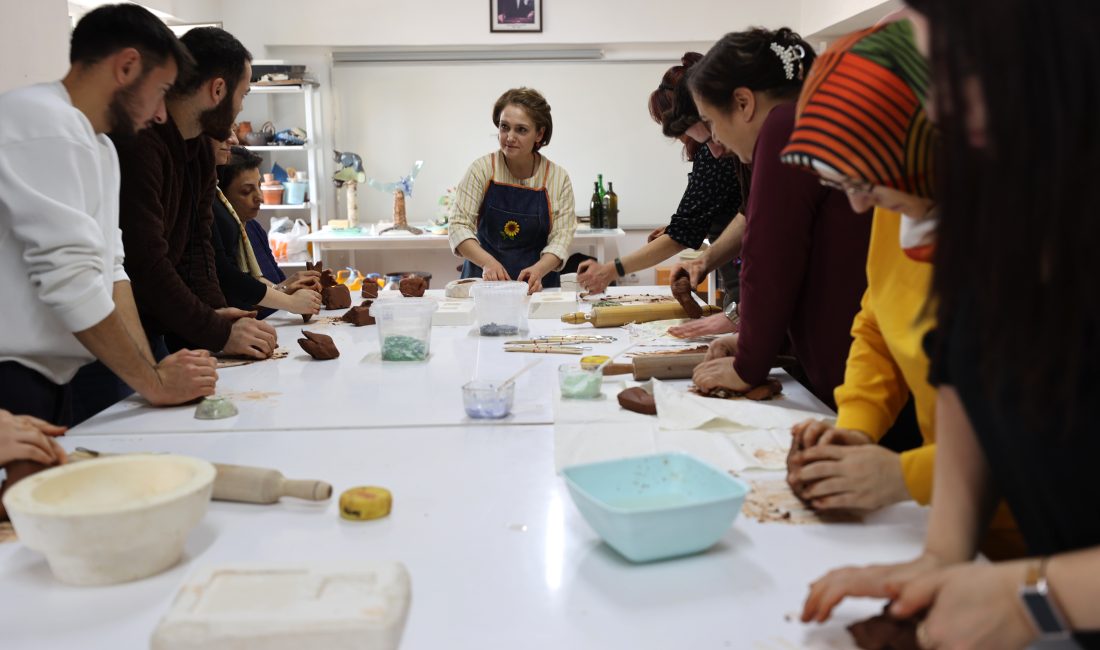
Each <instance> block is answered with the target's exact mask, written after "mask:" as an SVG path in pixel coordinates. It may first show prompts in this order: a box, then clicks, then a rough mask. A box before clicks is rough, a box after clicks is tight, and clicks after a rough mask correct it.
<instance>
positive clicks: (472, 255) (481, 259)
mask: <svg viewBox="0 0 1100 650" xmlns="http://www.w3.org/2000/svg"><path fill="white" fill-rule="evenodd" d="M455 250H457V251H458V254H459V255H461V256H462V257H464V258H466V259H468V260H470V261H471V262H472V263H474V264H477V265H478V266H480V267H482V268H485V267H486V266H488V265H490V264H492V263H494V262H496V259H495V258H494V257H493V256H492V255H490V254H489V253H488V251H486V250H485V249H484V248H482V247H481V244H480V243H478V241H477V240H476V239H467V240H466V241H464V242H462V243H461V244H459V245H458V248H457V249H455Z"/></svg>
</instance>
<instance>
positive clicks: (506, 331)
mask: <svg viewBox="0 0 1100 650" xmlns="http://www.w3.org/2000/svg"><path fill="white" fill-rule="evenodd" d="M527 289H528V287H527V283H526V282H480V283H478V284H477V286H475V287H474V288H473V289H472V290H471V291H470V292H471V293H472V294H473V296H474V311H475V312H476V313H477V326H478V332H479V333H480V334H481V335H482V336H515V335H516V334H519V333H520V332H521V331H525V330H526V329H527Z"/></svg>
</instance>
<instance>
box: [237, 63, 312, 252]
mask: <svg viewBox="0 0 1100 650" xmlns="http://www.w3.org/2000/svg"><path fill="white" fill-rule="evenodd" d="M317 86H318V85H317V83H316V82H311V81H307V82H303V83H301V84H294V85H285V86H263V85H256V84H253V85H252V87H251V90H250V94H251V95H254V96H268V97H271V98H272V99H273V98H274V97H279V96H286V95H300V96H301V99H302V102H303V108H304V119H305V124H304V125H302V126H301V128H303V129H304V130H305V132H306V144H304V145H301V146H279V145H265V146H262V147H247V148H248V149H249V150H250V151H254V152H256V153H260V154H264V155H265V157H266V158H267V162H268V163H269V164H271V163H275V162H278V163H279V164H280V165H282V166H283V167H296V168H298V169H301V168H302V164H301V159H302V157H303V155H304V157H305V159H306V160H305V168H306V173H307V174H309V200H308V201H306V202H305V203H300V204H293V205H266V204H265V205H262V206H260V209H261V210H263V211H265V212H268V213H272V214H273V215H274V214H276V213H281V212H288V213H290V214H289V215H288V216H300V215H301V212H302V211H305V210H308V211H309V228H310V231H311V232H317V231H319V230H320V229H321V208H322V205H323V203H324V196H322V195H321V191H320V185H319V183H318V181H319V180H320V179H319V175H320V174H321V173H322V165H321V141H322V137H321V111H320V104H319V99H320V98H319V94H318V92H317ZM245 107H246V113H247V114H248V115H249V116H255V115H257V112H256V111H255V110H253V109H254V105H250V104H249V103H248V102H246V104H245ZM273 113H275V107H274V106H273V105H272V102H269V103H268V106H267V110H266V112H265V113H263V115H267V116H271V115H272V114H273ZM257 119H259V118H258V117H254V118H253V123H254V124H255V121H256V120H257ZM266 119H269V118H265V119H261V120H260V123H261V124H262V123H263V122H264V121H266ZM273 121H274V120H273ZM291 126H299V125H297V124H288V123H285V122H283V123H280V122H275V128H276V130H282V129H284V128H288V127H291ZM282 154H286V155H285V156H284V155H282ZM276 156H278V160H276ZM313 259H314V261H317V260H319V259H320V251H319V250H316V249H315V250H314V253H313ZM304 264H305V263H304V262H280V263H279V266H282V267H295V266H297V267H301V266H303V265H304Z"/></svg>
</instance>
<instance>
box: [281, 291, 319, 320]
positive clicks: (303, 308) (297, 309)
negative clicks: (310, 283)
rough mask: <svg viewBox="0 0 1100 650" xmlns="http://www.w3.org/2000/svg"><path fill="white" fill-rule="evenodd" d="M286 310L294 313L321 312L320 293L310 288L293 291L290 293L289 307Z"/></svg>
mask: <svg viewBox="0 0 1100 650" xmlns="http://www.w3.org/2000/svg"><path fill="white" fill-rule="evenodd" d="M287 311H289V312H292V313H295V314H318V313H320V312H321V294H319V293H317V292H316V291H313V290H311V289H302V290H301V291H295V292H294V293H293V294H291V295H290V307H289V308H288V309H287Z"/></svg>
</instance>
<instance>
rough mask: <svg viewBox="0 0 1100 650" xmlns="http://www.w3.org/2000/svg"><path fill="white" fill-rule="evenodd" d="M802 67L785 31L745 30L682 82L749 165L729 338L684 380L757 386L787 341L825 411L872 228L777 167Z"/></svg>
mask: <svg viewBox="0 0 1100 650" xmlns="http://www.w3.org/2000/svg"><path fill="white" fill-rule="evenodd" d="M813 60H814V51H813V48H811V47H810V45H809V43H806V42H805V41H804V40H802V39H801V38H800V37H799V36H798V35H797V34H795V33H794V32H792V31H791V30H789V29H785V28H784V29H780V30H778V31H769V30H764V29H753V30H750V31H747V32H735V33H731V34H727V35H726V36H725V37H723V38H722V40H720V41H719V42H718V44H717V45H715V46H714V47H713V48H711V50H710V52H708V53H707V55H706V56H705V57H704V58H703V60H702V61H700V62H699V63H697V64H696V65H695V69H693V70H692V73H691V75H690V77H689V84H690V88H691V92H692V96H693V97H694V99H695V105H696V106H697V107H698V108H699V115H700V117H701V118H702V119H703V121H704V122H706V123H707V124H708V125H709V126H710V128H711V134H712V135H713V136H714V138H715V139H716V140H717V141H718V142H720V143H721V144H722V145H723V146H725V147H726V148H727V149H729V150H730V151H732V152H733V153H734V154H736V155H737V156H738V157H739V158H740V159H741V162H742V163H744V164H746V165H752V181H751V185H750V188H751V189H750V190H749V192H748V203H747V204H746V209H745V216H746V227H745V236H744V242H743V244H742V248H741V263H742V267H741V303H740V305H739V312H740V320H741V324H740V333H739V334H734V335H730V336H727V337H723V338H721V339H718V340H717V341H715V342H714V343H713V344H712V345H711V347H710V351H709V352H708V354H707V356H708V360H707V361H705V362H704V363H702V364H701V365H699V366H698V367H697V368H696V370H695V376H694V380H695V384H696V385H697V386H699V388H701V389H703V390H705V391H706V390H713V389H716V388H725V389H727V390H731V391H734V392H745V391H748V390H751V389H752V388H753V387H754V386H758V385H760V384H763V383H764V382H765V380H766V379H767V377H768V371H769V370H771V368H772V367H773V366H774V365H775V363H776V357H777V356H779V354H780V353H781V352H783V351H784V350H785V349H786V348H788V346H789V347H790V348H792V349H793V352H794V354H795V355H796V357H797V358H798V361H799V364H800V365H801V368H802V370H803V371H804V377H803V378H802V380H803V381H804V382H805V383H806V384H807V388H808V389H809V390H810V391H811V392H812V393H813V394H814V395H816V396H817V398H818V399H820V400H821V401H822V402H824V403H826V404H828V405H829V406H830V407H832V406H834V404H835V403H834V401H833V389H835V388H836V387H837V386H839V385H840V384H841V383H843V381H844V364H845V360H846V359H847V356H848V349H849V347H851V344H852V337H851V335H850V334H849V328H850V327H851V325H852V318H853V317H854V316H855V315H856V312H857V311H859V302H860V297H861V296H862V295H863V291H864V289H866V287H867V278H866V275H865V271H864V266H865V262H866V260H867V244H868V241H869V235H870V225H871V221H870V219H869V218H868V217H865V216H857V215H856V214H855V213H854V212H853V211H852V208H851V206H850V205H848V200H847V198H846V197H845V195H844V193H843V192H840V191H837V190H835V189H831V188H828V187H823V186H822V185H821V184H820V183H818V181H817V179H815V178H813V177H812V176H810V175H809V174H806V173H804V172H802V171H800V170H797V169H794V168H793V167H791V166H789V165H785V164H783V163H782V162H780V160H779V153H780V151H781V150H782V149H783V147H784V146H786V144H787V141H788V140H790V136H791V130H792V129H793V127H794V115H795V101H796V100H797V99H798V95H799V92H800V91H801V89H802V80H803V79H804V77H805V75H806V72H807V71H808V70H809V68H810V66H811V65H812V64H813ZM716 317H717V318H724V316H722V315H721V314H717V315H716V316H711V317H710V318H716Z"/></svg>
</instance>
